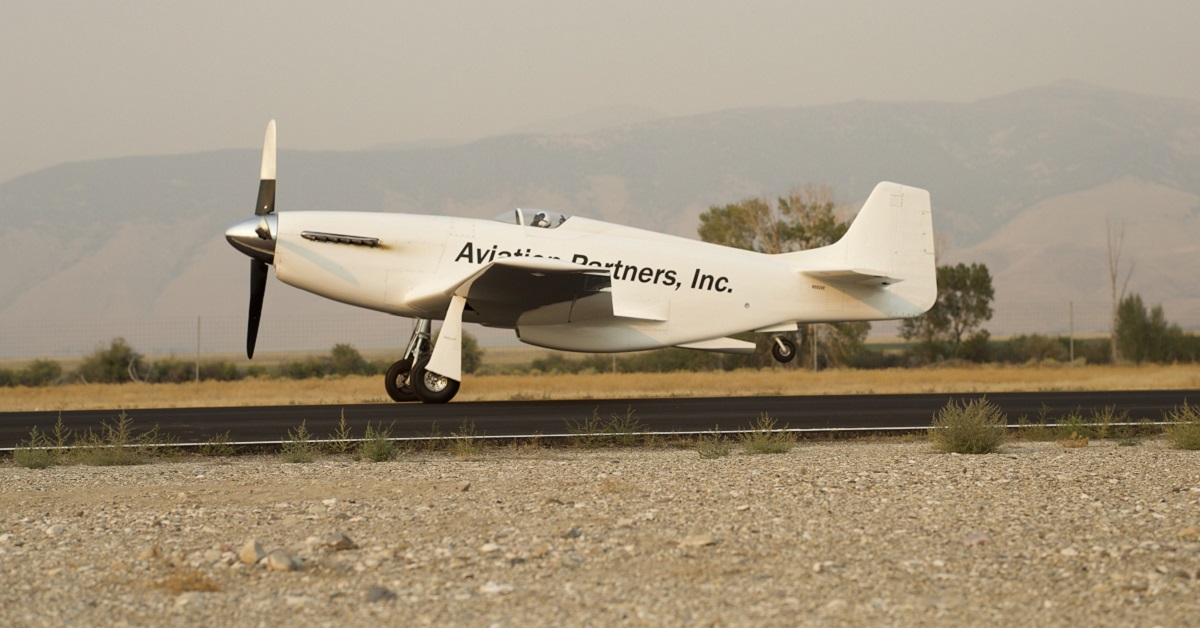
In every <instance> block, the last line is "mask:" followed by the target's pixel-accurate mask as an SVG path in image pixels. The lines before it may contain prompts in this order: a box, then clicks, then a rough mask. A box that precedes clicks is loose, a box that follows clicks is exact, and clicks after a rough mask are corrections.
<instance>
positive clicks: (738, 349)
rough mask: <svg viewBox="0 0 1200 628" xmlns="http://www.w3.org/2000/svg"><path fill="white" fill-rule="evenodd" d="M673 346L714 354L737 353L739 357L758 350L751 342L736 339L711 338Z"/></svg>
mask: <svg viewBox="0 0 1200 628" xmlns="http://www.w3.org/2000/svg"><path fill="white" fill-rule="evenodd" d="M675 346H676V347H679V348H680V349H692V350H695V351H713V352H716V353H738V354H741V355H750V354H752V353H754V351H755V350H756V349H757V348H758V346H757V345H755V344H754V343H753V342H746V341H745V340H738V339H736V338H713V339H712V340H701V341H700V342H689V343H687V344H682V345H675Z"/></svg>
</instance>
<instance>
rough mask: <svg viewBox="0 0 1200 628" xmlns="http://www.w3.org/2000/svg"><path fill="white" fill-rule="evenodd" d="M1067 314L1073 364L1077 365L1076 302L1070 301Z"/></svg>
mask: <svg viewBox="0 0 1200 628" xmlns="http://www.w3.org/2000/svg"><path fill="white" fill-rule="evenodd" d="M1067 308H1068V309H1067V316H1068V317H1069V318H1070V319H1071V321H1070V328H1069V329H1070V335H1069V336H1068V338H1070V345H1071V366H1075V302H1074V301H1069V302H1068V306H1067Z"/></svg>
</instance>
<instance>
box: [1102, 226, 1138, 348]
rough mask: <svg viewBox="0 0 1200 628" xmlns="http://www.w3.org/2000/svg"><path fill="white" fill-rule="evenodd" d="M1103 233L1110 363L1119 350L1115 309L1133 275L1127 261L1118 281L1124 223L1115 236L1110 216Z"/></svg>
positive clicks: (1131, 263) (1123, 239)
mask: <svg viewBox="0 0 1200 628" xmlns="http://www.w3.org/2000/svg"><path fill="white" fill-rule="evenodd" d="M1104 226H1105V235H1106V236H1107V240H1108V280H1109V285H1110V286H1111V288H1112V317H1111V318H1110V320H1109V324H1110V325H1109V343H1110V348H1111V350H1112V363H1113V364H1116V363H1118V362H1120V358H1121V355H1120V351H1119V347H1118V344H1119V343H1118V342H1117V315H1118V312H1117V310H1118V309H1119V307H1120V304H1121V303H1122V302H1124V301H1125V289H1126V288H1128V287H1129V277H1130V276H1132V275H1133V262H1132V261H1131V262H1129V271H1128V272H1126V273H1125V279H1124V281H1120V277H1121V249H1122V248H1123V247H1124V245H1125V224H1124V223H1122V224H1121V232H1120V233H1118V234H1117V235H1116V236H1114V235H1113V232H1112V217H1111V216H1110V217H1109V220H1108V221H1107V222H1105V223H1104ZM1118 282H1119V283H1120V284H1121V291H1120V294H1119V295H1118V294H1117V283H1118Z"/></svg>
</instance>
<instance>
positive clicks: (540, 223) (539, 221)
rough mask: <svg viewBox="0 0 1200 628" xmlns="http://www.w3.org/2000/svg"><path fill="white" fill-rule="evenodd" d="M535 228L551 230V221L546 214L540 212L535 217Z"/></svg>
mask: <svg viewBox="0 0 1200 628" xmlns="http://www.w3.org/2000/svg"><path fill="white" fill-rule="evenodd" d="M533 226H534V227H540V228H542V229H549V228H550V221H549V220H547V219H546V212H538V213H536V214H534V215H533Z"/></svg>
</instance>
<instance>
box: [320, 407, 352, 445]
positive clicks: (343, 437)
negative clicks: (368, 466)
mask: <svg viewBox="0 0 1200 628" xmlns="http://www.w3.org/2000/svg"><path fill="white" fill-rule="evenodd" d="M350 431H351V430H350V426H349V425H346V410H345V408H343V409H342V416H341V418H340V419H338V426H337V430H335V431H334V432H333V433H332V434H330V435H329V441H328V442H327V443H325V448H326V450H328V451H329V453H331V454H344V453H348V452H349V451H350V449H351V441H352V440H353V439H352V437H351V434H350Z"/></svg>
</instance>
